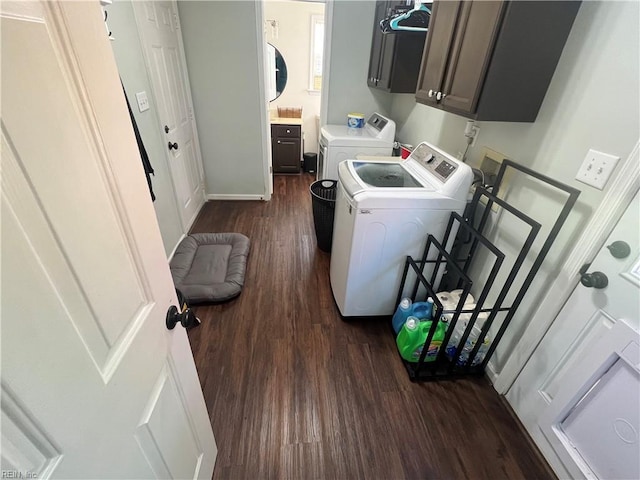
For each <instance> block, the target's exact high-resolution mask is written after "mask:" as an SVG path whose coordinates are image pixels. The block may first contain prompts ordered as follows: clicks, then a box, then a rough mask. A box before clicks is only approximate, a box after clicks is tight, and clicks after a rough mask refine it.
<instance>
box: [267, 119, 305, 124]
mask: <svg viewBox="0 0 640 480" xmlns="http://www.w3.org/2000/svg"><path fill="white" fill-rule="evenodd" d="M269 123H271V124H272V125H302V119H301V118H287V117H269Z"/></svg>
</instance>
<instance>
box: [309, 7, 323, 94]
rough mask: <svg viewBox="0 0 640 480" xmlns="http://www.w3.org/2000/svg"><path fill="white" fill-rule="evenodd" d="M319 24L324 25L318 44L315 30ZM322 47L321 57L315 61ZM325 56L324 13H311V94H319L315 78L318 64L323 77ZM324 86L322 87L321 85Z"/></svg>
mask: <svg viewBox="0 0 640 480" xmlns="http://www.w3.org/2000/svg"><path fill="white" fill-rule="evenodd" d="M318 25H322V42H320V44H319V45H318V43H317V42H316V37H315V32H316V27H317V26H318ZM318 48H319V49H320V58H319V59H318V62H315V61H314V60H315V58H316V55H317V54H318V52H317V49H318ZM323 57H324V15H311V42H310V48H309V94H312V95H314V94H315V95H319V94H320V90H321V89H318V88H316V85H315V82H314V79H315V77H316V75H315V74H316V72H317V70H316V68H315V67H316V66H319V68H320V78H321V79H322V62H323ZM321 83H322V81H321ZM321 88H322V87H321Z"/></svg>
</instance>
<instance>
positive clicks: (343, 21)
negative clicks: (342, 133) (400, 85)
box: [325, 0, 393, 125]
mask: <svg viewBox="0 0 640 480" xmlns="http://www.w3.org/2000/svg"><path fill="white" fill-rule="evenodd" d="M374 10H375V2H374V1H349V0H338V1H335V2H334V4H333V15H332V17H333V18H332V19H331V22H332V24H331V32H332V38H331V56H330V66H329V82H326V83H325V88H328V91H327V94H328V97H329V98H328V105H327V123H330V124H339V125H343V124H344V125H346V123H347V114H349V113H350V112H359V113H364V114H365V115H366V116H367V117H368V116H369V115H371V114H372V113H373V112H380V113H382V114H384V115H387V114H389V113H390V112H391V103H392V101H393V95H391V94H389V93H386V92H382V91H379V90H376V89H374V88H369V87H367V73H368V71H369V54H370V52H371V34H372V32H373V15H374ZM327 21H329V19H327ZM327 83H328V84H327Z"/></svg>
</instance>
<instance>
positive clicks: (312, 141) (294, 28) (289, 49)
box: [264, 0, 324, 152]
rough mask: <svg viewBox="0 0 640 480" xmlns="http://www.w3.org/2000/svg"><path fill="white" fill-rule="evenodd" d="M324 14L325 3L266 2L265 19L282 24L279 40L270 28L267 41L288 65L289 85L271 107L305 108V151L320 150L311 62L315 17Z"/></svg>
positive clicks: (318, 96)
mask: <svg viewBox="0 0 640 480" xmlns="http://www.w3.org/2000/svg"><path fill="white" fill-rule="evenodd" d="M312 15H320V16H323V15H324V4H323V3H313V2H299V1H291V0H286V1H282V0H267V1H265V2H264V19H265V20H277V21H278V37H277V38H274V36H273V35H272V31H271V29H270V28H267V32H266V40H267V41H268V42H269V43H271V44H272V45H274V46H275V47H276V48H277V49H278V50H279V51H280V53H281V54H282V56H283V58H284V61H285V62H286V64H287V75H288V79H287V85H286V87H285V89H284V91H283V92H282V94H281V95H280V96H279V97H278V98H277V99H276V100H274V101H272V102H271V103H270V108H277V107H278V106H280V107H302V120H303V125H302V130H303V133H304V151H305V152H317V151H318V133H317V128H316V116H317V115H320V92H314V93H310V92H309V71H310V68H311V66H310V63H311V16H312Z"/></svg>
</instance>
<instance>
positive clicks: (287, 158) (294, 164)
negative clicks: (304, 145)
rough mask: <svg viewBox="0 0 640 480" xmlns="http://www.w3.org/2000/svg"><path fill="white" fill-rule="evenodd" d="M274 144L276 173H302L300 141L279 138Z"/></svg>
mask: <svg viewBox="0 0 640 480" xmlns="http://www.w3.org/2000/svg"><path fill="white" fill-rule="evenodd" d="M274 142H275V143H274V145H273V171H274V173H298V172H299V171H300V139H299V138H283V137H278V138H276V139H274Z"/></svg>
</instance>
